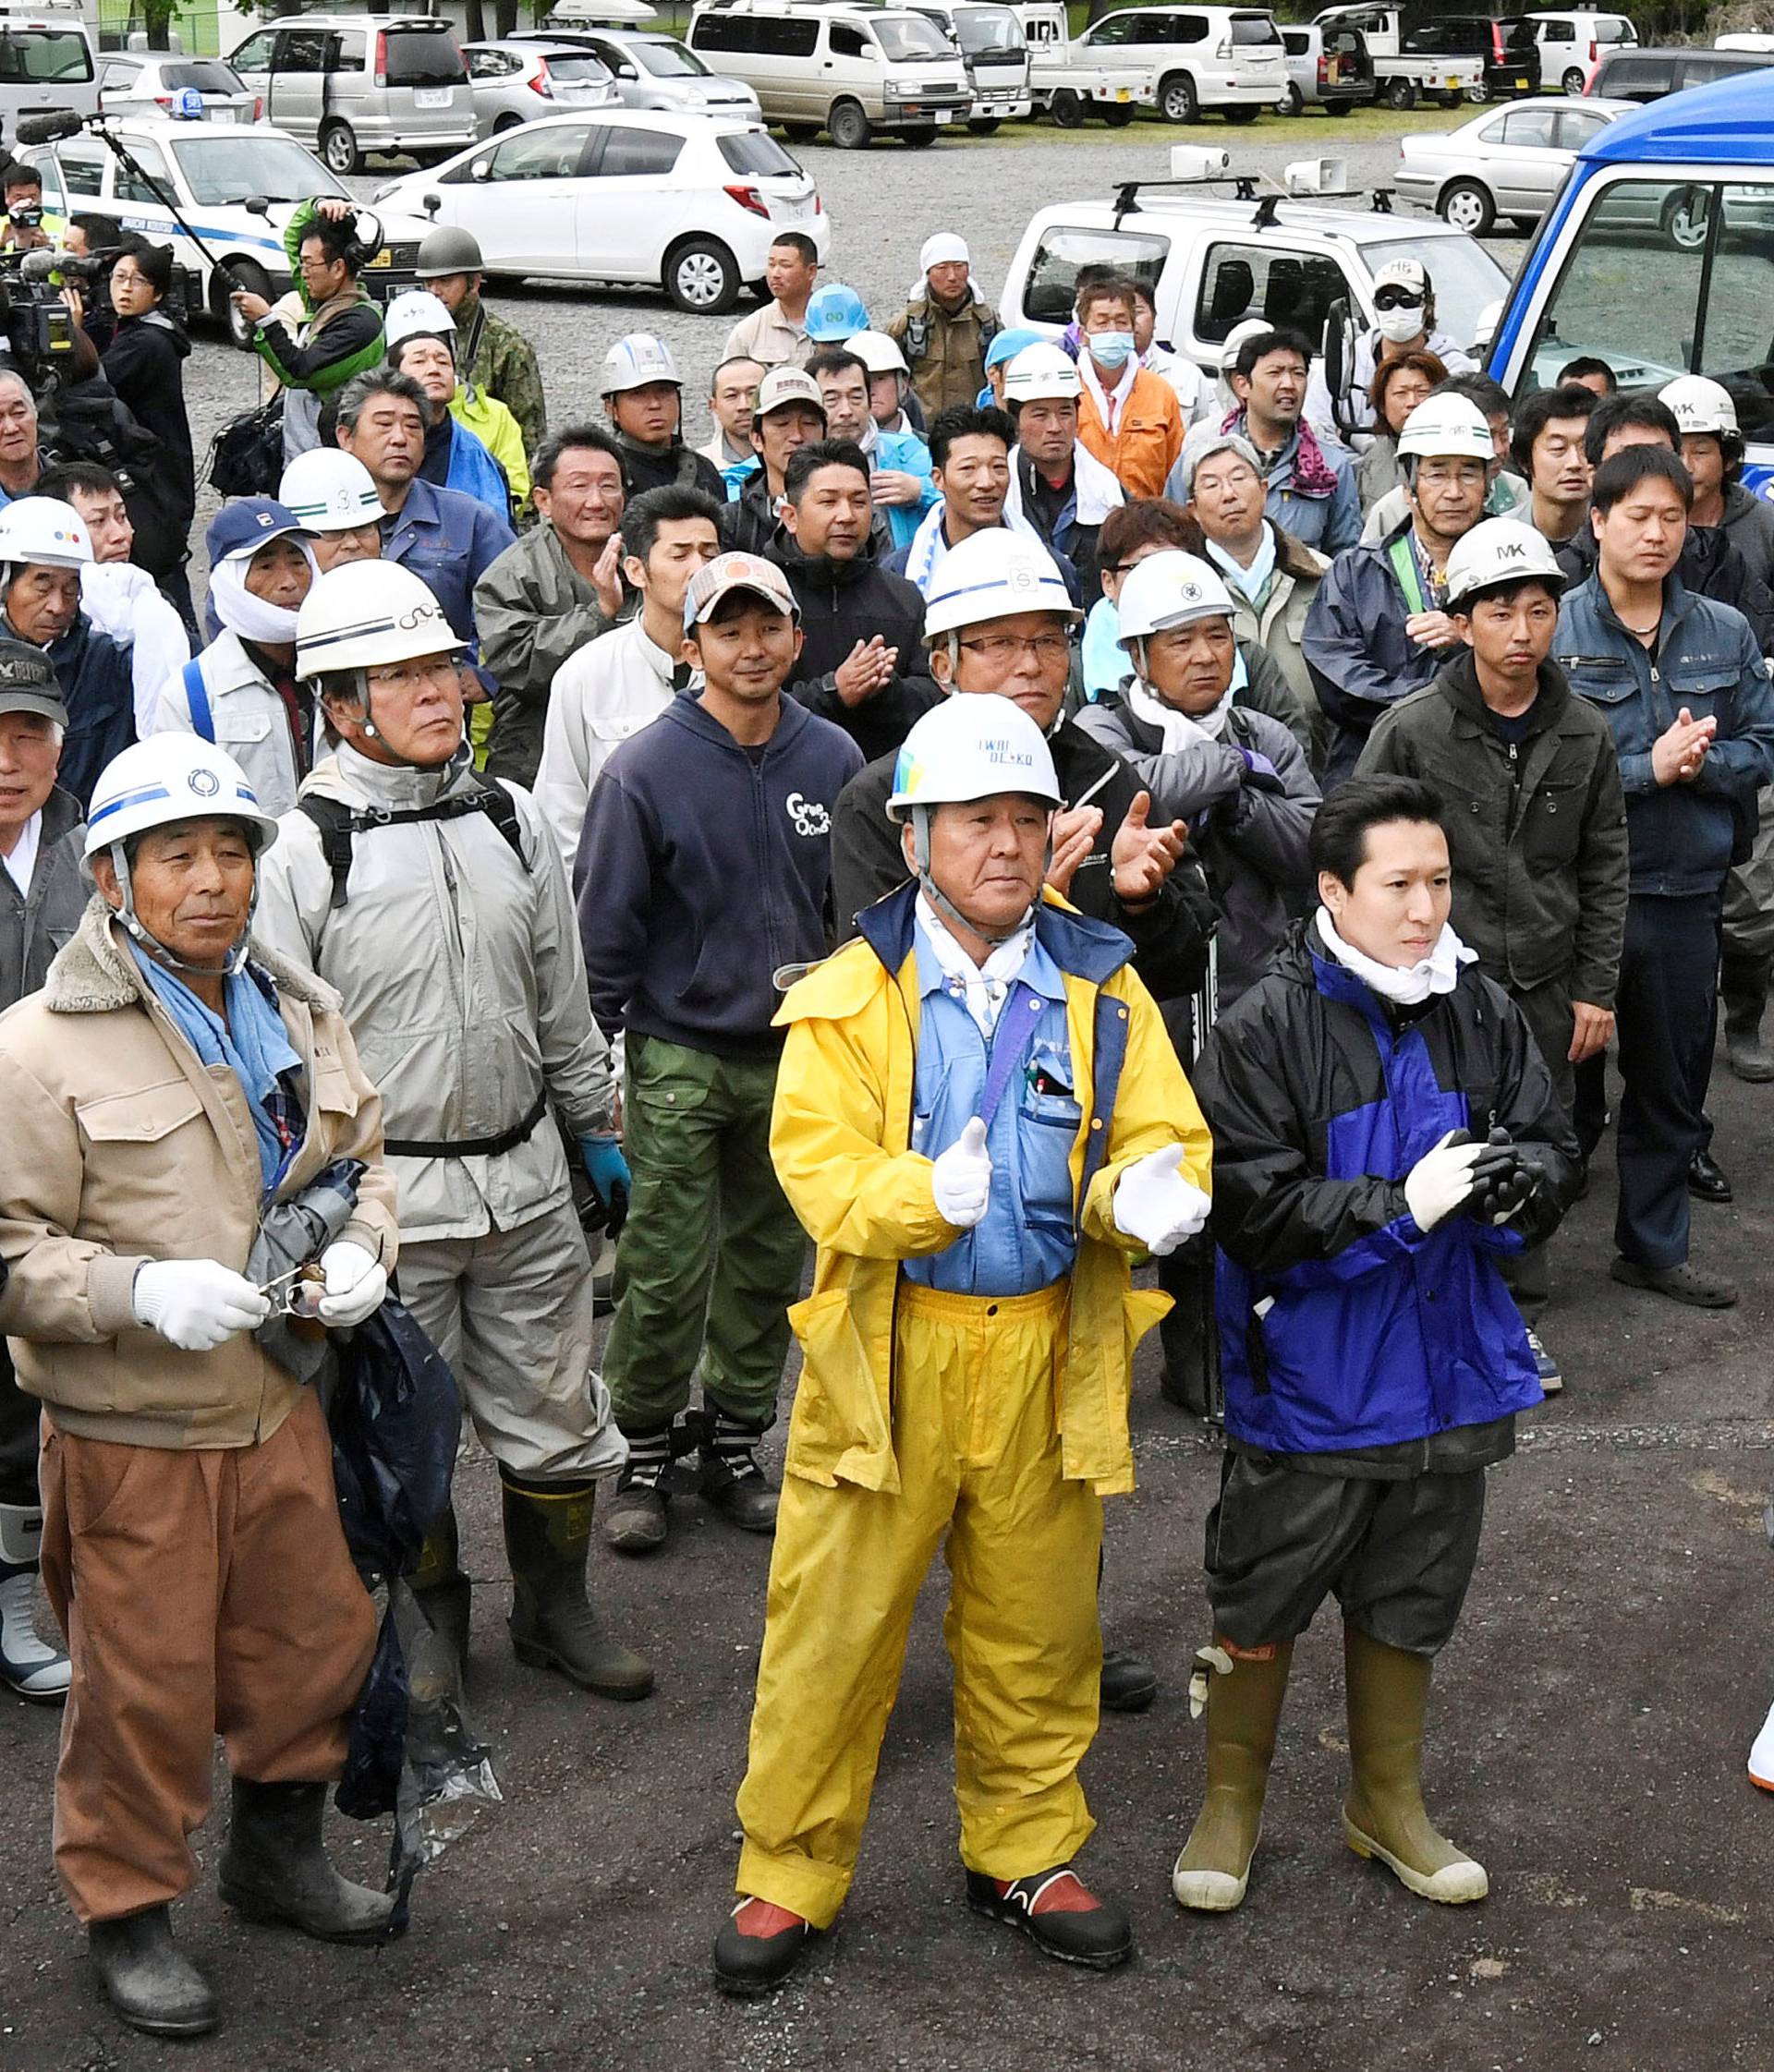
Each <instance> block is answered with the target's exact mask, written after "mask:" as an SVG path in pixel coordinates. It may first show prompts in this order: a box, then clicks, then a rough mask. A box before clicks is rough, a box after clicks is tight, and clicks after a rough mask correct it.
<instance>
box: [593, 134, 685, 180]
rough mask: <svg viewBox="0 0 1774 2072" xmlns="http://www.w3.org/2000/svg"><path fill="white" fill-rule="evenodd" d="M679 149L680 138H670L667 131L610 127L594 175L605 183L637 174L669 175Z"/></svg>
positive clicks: (682, 146) (680, 146) (682, 141)
mask: <svg viewBox="0 0 1774 2072" xmlns="http://www.w3.org/2000/svg"><path fill="white" fill-rule="evenodd" d="M683 149H684V139H683V138H681V137H674V136H673V135H672V133H671V132H670V131H669V130H667V129H617V128H616V127H614V126H612V127H611V128H610V130H609V132H608V134H607V135H606V137H605V138H604V144H603V156H602V158H601V160H600V161H599V162H598V175H599V177H600V178H601V179H606V180H609V179H616V178H619V177H621V176H624V175H628V176H633V175H635V174H637V173H669V172H670V171H671V169H672V167H673V166H674V165H675V164H677V160H678V153H679V152H680V151H682V150H683Z"/></svg>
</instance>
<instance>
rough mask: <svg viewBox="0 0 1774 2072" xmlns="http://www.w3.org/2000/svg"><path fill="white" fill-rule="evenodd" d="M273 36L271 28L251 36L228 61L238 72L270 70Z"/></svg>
mask: <svg viewBox="0 0 1774 2072" xmlns="http://www.w3.org/2000/svg"><path fill="white" fill-rule="evenodd" d="M271 44H272V36H271V31H270V30H263V31H262V32H261V34H259V35H257V36H249V37H248V38H247V40H246V42H244V43H242V44H241V45H240V47H239V49H238V50H237V51H236V52H235V54H234V55H233V56H232V57H231V58H229V60H228V63H229V64H230V65H232V66H233V67H234V68H235V70H236V71H237V72H268V71H269V70H270V69H271Z"/></svg>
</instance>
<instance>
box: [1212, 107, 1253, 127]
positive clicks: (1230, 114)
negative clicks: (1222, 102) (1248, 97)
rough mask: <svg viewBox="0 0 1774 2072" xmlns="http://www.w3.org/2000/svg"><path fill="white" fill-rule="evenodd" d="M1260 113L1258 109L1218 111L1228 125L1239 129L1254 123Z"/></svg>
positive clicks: (1222, 109)
mask: <svg viewBox="0 0 1774 2072" xmlns="http://www.w3.org/2000/svg"><path fill="white" fill-rule="evenodd" d="M1262 112H1263V111H1262V110H1261V109H1260V108H1221V111H1220V113H1221V115H1223V116H1224V117H1225V119H1226V120H1227V121H1228V122H1229V123H1231V124H1233V127H1236V128H1239V129H1242V128H1243V127H1245V124H1246V123H1247V122H1255V121H1256V120H1257V117H1258V115H1261V114H1262Z"/></svg>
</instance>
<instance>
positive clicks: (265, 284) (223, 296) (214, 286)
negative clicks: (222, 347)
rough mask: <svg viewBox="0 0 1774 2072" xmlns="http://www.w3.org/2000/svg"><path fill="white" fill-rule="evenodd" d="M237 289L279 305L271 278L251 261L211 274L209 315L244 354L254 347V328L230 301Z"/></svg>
mask: <svg viewBox="0 0 1774 2072" xmlns="http://www.w3.org/2000/svg"><path fill="white" fill-rule="evenodd" d="M237 288H241V289H244V290H245V292H246V293H247V294H248V295H262V296H263V297H264V298H265V300H266V301H267V302H274V301H276V299H277V290H276V289H275V288H274V287H273V285H272V282H271V275H270V274H269V273H266V272H265V270H264V268H263V267H262V266H261V265H259V264H258V263H257V262H256V261H253V260H250V259H231V260H229V261H226V262H225V264H224V265H221V266H217V267H214V268H213V269H212V270H211V273H210V313H211V315H212V316H213V317H214V319H215V321H217V323H219V324H221V325H223V326H224V328H225V330H226V332H227V333H228V336H229V337H230V338H231V339H232V340H233V341H234V343H235V344H236V345H238V346H239V347H240V348H241V350H242V351H243V352H244V351H245V350H246V349H247V347H248V346H249V345H251V344H252V331H253V327H252V326H251V324H249V322H248V321H247V320H246V319H245V318H244V317H242V316H240V315H239V314H238V313H237V311H236V309H235V307H234V305H233V303H231V302H230V301H229V300H228V297H229V296H231V295H232V294H233V293H234V291H235V290H236V289H237Z"/></svg>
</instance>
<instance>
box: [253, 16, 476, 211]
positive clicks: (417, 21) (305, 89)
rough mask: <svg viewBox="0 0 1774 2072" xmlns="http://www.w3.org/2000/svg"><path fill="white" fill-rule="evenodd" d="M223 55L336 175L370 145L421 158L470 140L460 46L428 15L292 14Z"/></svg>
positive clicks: (351, 167) (471, 120)
mask: <svg viewBox="0 0 1774 2072" xmlns="http://www.w3.org/2000/svg"><path fill="white" fill-rule="evenodd" d="M228 62H229V63H230V64H231V65H232V66H233V67H234V68H235V70H236V71H237V72H238V73H239V74H240V76H241V78H242V79H245V80H246V81H247V83H248V85H249V86H250V87H251V88H252V89H253V91H255V92H257V93H261V94H263V95H264V98H265V116H266V119H267V120H268V121H270V122H274V123H276V124H277V125H278V126H279V127H281V128H284V129H287V130H288V131H289V132H290V133H291V135H292V136H295V137H298V138H299V139H301V141H302V142H303V143H305V144H310V145H312V146H313V148H314V149H315V150H316V151H319V152H320V154H321V156H322V158H323V159H324V160H325V161H326V164H327V166H328V168H329V169H330V170H331V171H332V172H334V173H336V174H337V175H338V176H339V177H340V178H341V179H343V178H344V177H345V176H346V174H348V173H355V172H356V171H357V170H358V167H359V166H360V165H361V164H362V163H363V160H364V157H365V155H366V153H368V152H371V151H407V152H409V153H410V154H411V155H412V156H413V157H414V158H416V159H418V161H419V164H421V165H428V164H438V163H441V162H442V161H443V159H446V158H448V157H450V156H451V155H452V153H454V152H456V151H461V150H462V149H463V148H464V147H465V146H466V145H468V144H472V143H473V142H474V140H475V115H474V92H473V89H472V88H471V87H470V86H469V84H468V67H467V66H466V65H465V64H464V62H463V58H462V50H461V46H460V45H459V44H458V43H457V42H456V37H455V35H454V33H453V32H452V30H451V29H450V25H449V23H448V22H447V21H443V20H440V19H439V18H437V17H436V16H434V15H320V14H315V15H292V16H288V17H286V18H284V19H282V20H279V21H273V22H270V23H268V24H267V25H266V26H265V27H264V28H263V29H260V30H255V31H254V32H253V34H252V35H250V36H249V37H248V38H247V40H246V42H243V43H241V44H240V45H239V46H238V48H237V49H236V50H235V52H234V53H233V55H232V56H231V57H230V58H229V61H228Z"/></svg>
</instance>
